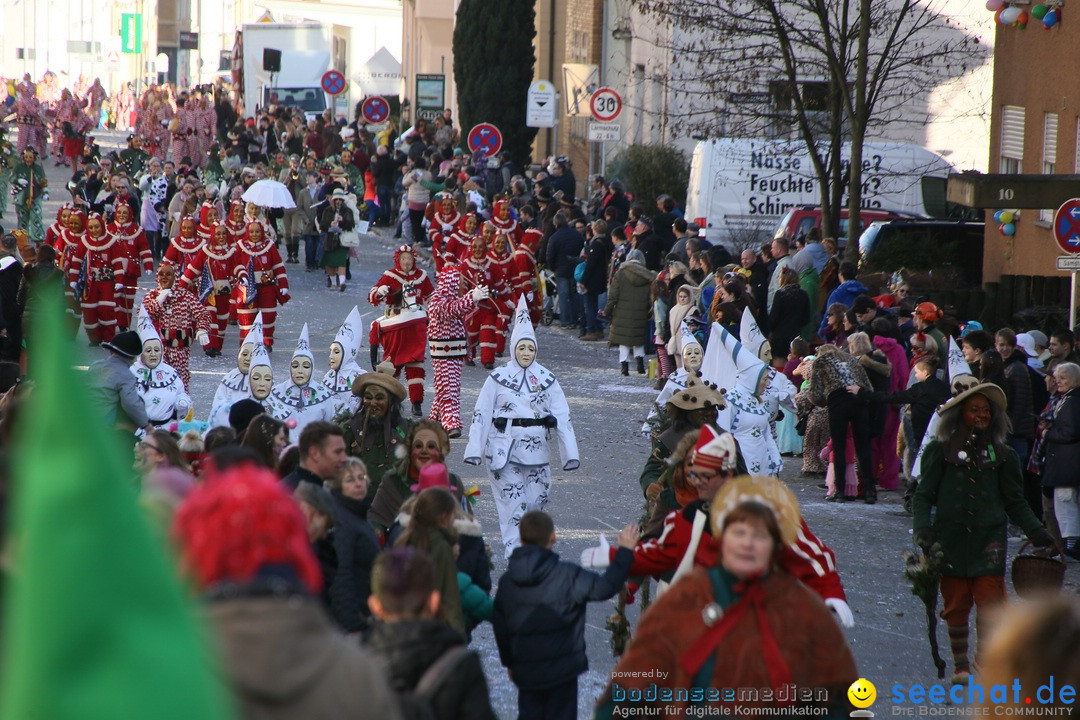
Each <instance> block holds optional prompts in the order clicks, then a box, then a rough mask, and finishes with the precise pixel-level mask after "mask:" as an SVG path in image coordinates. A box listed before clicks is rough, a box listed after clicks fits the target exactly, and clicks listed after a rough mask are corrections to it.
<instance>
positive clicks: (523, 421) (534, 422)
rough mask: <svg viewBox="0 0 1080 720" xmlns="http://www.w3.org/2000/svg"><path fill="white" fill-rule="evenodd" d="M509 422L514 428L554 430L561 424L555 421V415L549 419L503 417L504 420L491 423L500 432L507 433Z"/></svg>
mask: <svg viewBox="0 0 1080 720" xmlns="http://www.w3.org/2000/svg"><path fill="white" fill-rule="evenodd" d="M508 420H509V421H510V424H511V425H514V426H517V427H546V428H553V427H557V426H558V424H559V421H558V420H556V419H555V416H554V415H548V416H547V417H542V418H504V417H502V418H495V419H494V420H492V421H491V424H492V425H494V426H495V428H496V429H497V430H498V431H499V432H506V422H507V421H508Z"/></svg>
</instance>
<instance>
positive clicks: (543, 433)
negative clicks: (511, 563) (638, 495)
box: [465, 297, 580, 557]
mask: <svg viewBox="0 0 1080 720" xmlns="http://www.w3.org/2000/svg"><path fill="white" fill-rule="evenodd" d="M522 340H529V341H531V342H532V344H533V347H535V346H536V334H535V332H534V331H533V326H532V321H531V320H530V319H529V308H528V305H527V304H526V302H525V298H524V297H522V298H519V300H518V305H517V310H516V311H515V313H514V329H513V333H512V334H511V336H510V352H511V357H510V361H509V362H508V363H506V364H505V365H503V366H501V367H497V368H495V369H494V370H493V371H491V373H490V374H489V375H488V378H487V380H485V381H484V387H483V388H481V390H480V396H479V397H478V398H477V400H476V409H475V410H474V411H473V419H472V425H471V426H470V428H469V443H468V445H467V446H466V448H465V462H466V463H468V464H470V465H479V464H480V463H481V462H485V463H487V467H488V475H489V477H490V479H491V489H492V495H493V496H494V498H495V506H496V508H497V509H498V511H499V525H500V526H501V529H502V537H503V549H504V553H505V555H506V557H509V556H510V553H512V552H513V550H514V548H515V547H517V546H518V545H519V544H520V538H519V537H518V524H519V523H520V521H521V516H522V515H524V514H525V513H526V512H527V511H529V510H543V509H544V506H545V505H546V504H547V501H548V491H549V490H550V488H551V470H550V467H549V463H550V452H549V449H548V440H549V436H550V434H551V430H552V429H554V430H555V433H556V435H557V436H558V439H559V455H560V457H561V458H562V461H563V470H576V469H577V468H578V466H579V464H580V462H579V457H578V446H577V439H576V437H575V436H574V427H573V425H572V424H571V423H570V406H569V405H567V403H566V396H565V395H564V394H563V391H562V388H561V387H560V386H559V381H558V380H556V379H555V376H554V375H553V374H552V373H551V371H550V370H548V369H547V368H545V367H543V366H542V365H540V364H539V363H537V362H536V361H535V359H534V360H533V362H531V363H530V364H529V365H528V366H527V367H524V368H523V367H522V366H521V365H520V364H519V363H518V360H517V346H518V343H519V342H521V341H522Z"/></svg>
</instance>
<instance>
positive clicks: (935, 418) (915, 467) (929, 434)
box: [911, 336, 979, 480]
mask: <svg viewBox="0 0 1080 720" xmlns="http://www.w3.org/2000/svg"><path fill="white" fill-rule="evenodd" d="M948 360H949V365H948V368H947V371H948V373H949V375H948V377H946V378H945V381H946V382H947V383H948V384H949V389H950V390H951V391H952V394H953V395H956V394H957V393H958V392H959V391H960V390H961V389H962V388H968V387H971V386H972V385H977V384H978V382H979V381H978V379H977V378H976V377H975V376H974V375H972V374H971V366H970V365H968V362H967V360H965V359H964V351H963V350H961V349H960V346H959V345H957V344H956V339H955V338H953V337H952V336H950V337H949V356H948ZM957 381H959V382H960V383H961V384H960V385H959V386H957ZM938 409H939V410H940V408H938ZM940 422H941V415H939V414H938V413H936V412H935V413H934V414H933V415H931V416H930V422H929V423H927V424H926V434H924V435H923V436H922V438H921V439H920V443H919V450H918V451H917V452H916V453H915V459H914V460H913V461H912V463H911V477H912V479H913V480H918V479H919V478H920V477H922V456H923V451H925V450H926V446H927V445H929V444H930V441H931V440H933V439H934V437H935V436H936V435H937V428H938V424H939V423H940Z"/></svg>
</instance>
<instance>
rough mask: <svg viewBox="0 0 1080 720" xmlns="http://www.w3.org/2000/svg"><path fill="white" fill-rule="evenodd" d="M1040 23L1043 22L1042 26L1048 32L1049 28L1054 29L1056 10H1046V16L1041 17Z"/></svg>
mask: <svg viewBox="0 0 1080 720" xmlns="http://www.w3.org/2000/svg"><path fill="white" fill-rule="evenodd" d="M1042 21H1043V25H1045V26H1046V28H1047V29H1048V30H1049V29H1050V28H1052V27H1054V26H1055V25H1057V24H1058V14H1057V11H1056V10H1048V11H1047V12H1046V14H1045V15H1043V19H1042Z"/></svg>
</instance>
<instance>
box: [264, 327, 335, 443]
mask: <svg viewBox="0 0 1080 720" xmlns="http://www.w3.org/2000/svg"><path fill="white" fill-rule="evenodd" d="M264 327H265V325H264ZM314 365H315V356H314V355H312V354H311V342H310V341H309V340H308V326H307V323H304V327H303V329H302V330H301V331H300V338H299V339H298V340H297V341H296V350H295V351H293V356H292V363H291V364H290V365H289V379H288V380H284V381H282V382H279V383H278V384H276V385H274V390H273V392H271V393H270V400H269V406H270V414H271V415H273V416H274V417H276V418H277V419H278V420H281V421H282V422H284V423H288V422H289V420H294V421H295V426H294V427H293V428H292V429H291V431H290V433H289V436H290V438H292V442H297V441H298V440H299V438H300V433H301V432H303V431H304V427H305V426H306V425H307V424H308V423H310V422H313V421H315V420H326V421H330V420H333V419H334V394H333V393H332V392H331V391H330V388H328V387H326V386H325V385H323V384H322V383H321V382H319V381H318V380H316V379H315V378H314V377H312V375H313V373H314ZM251 382H252V383H254V378H252V380H251Z"/></svg>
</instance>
